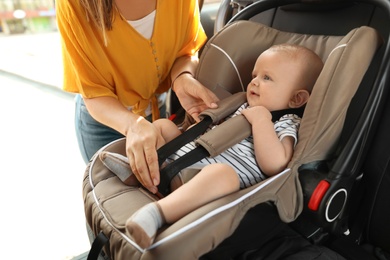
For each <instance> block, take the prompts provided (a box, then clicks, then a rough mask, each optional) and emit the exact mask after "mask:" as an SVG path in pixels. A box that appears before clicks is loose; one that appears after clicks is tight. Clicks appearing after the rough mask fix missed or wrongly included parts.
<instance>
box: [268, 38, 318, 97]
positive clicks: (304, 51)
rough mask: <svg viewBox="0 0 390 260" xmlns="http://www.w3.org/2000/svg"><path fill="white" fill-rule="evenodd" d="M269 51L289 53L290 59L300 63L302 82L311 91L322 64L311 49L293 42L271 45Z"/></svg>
mask: <svg viewBox="0 0 390 260" xmlns="http://www.w3.org/2000/svg"><path fill="white" fill-rule="evenodd" d="M268 50H269V51H274V52H284V53H285V54H287V55H289V56H290V57H291V58H292V59H294V60H295V61H297V62H298V63H300V65H302V68H303V70H302V83H303V84H304V88H305V89H306V90H307V91H309V92H311V91H312V89H313V86H314V84H315V82H316V81H317V78H318V76H319V75H320V73H321V70H322V68H323V66H324V63H323V62H322V60H321V58H320V57H319V56H318V55H317V54H316V53H315V52H314V51H312V50H310V49H308V48H306V47H304V46H301V45H295V44H287V43H284V44H278V45H273V46H271V47H270V48H269V49H268Z"/></svg>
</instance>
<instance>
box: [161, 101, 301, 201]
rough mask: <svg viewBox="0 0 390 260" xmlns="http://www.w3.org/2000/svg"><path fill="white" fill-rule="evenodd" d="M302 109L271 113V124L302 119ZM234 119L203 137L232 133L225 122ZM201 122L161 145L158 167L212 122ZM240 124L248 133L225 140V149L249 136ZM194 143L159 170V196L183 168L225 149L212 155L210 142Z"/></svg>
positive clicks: (168, 191) (240, 127) (248, 126)
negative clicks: (292, 116) (286, 117)
mask: <svg viewBox="0 0 390 260" xmlns="http://www.w3.org/2000/svg"><path fill="white" fill-rule="evenodd" d="M240 105H241V104H240ZM304 109H305V107H304V106H303V107H300V108H292V109H284V110H278V111H273V112H271V114H272V122H276V121H277V120H279V119H280V118H281V117H282V116H284V115H287V114H296V115H298V116H299V117H302V116H303V112H304ZM242 117H244V116H242ZM235 118H237V119H238V118H239V117H238V116H237V117H234V118H231V119H229V120H227V121H225V122H223V123H222V124H220V125H218V126H217V127H215V128H213V129H212V130H210V131H209V132H207V133H206V134H205V135H207V134H211V133H213V135H214V136H221V138H222V137H223V136H224V133H226V131H228V132H229V131H232V129H233V128H231V124H227V122H228V121H231V120H235ZM203 120H205V123H203ZM203 120H202V121H201V122H200V123H198V124H196V125H195V126H194V127H192V128H190V129H189V130H188V131H186V132H184V133H183V134H181V135H180V136H178V137H177V138H175V139H173V140H172V141H171V142H169V143H167V144H165V145H163V146H162V147H161V148H160V149H158V151H157V154H158V158H159V165H160V167H161V165H162V164H163V162H165V161H166V159H167V158H168V157H169V156H170V155H172V154H173V153H174V152H176V151H177V150H179V149H180V148H181V147H182V146H184V145H185V144H187V143H189V142H191V141H194V139H195V138H193V137H197V136H200V135H201V134H202V133H204V131H205V130H206V129H207V127H208V126H209V125H210V122H211V121H213V120H212V119H211V118H209V117H208V116H206V117H205V118H204V119H203ZM241 122H242V123H243V124H245V122H246V123H247V126H246V128H249V131H247V132H243V133H239V132H238V133H237V136H236V138H235V139H234V140H225V141H224V142H226V143H227V144H225V148H229V147H231V146H233V145H235V144H237V143H238V142H240V141H242V140H243V139H245V138H246V137H248V136H249V135H250V132H251V131H250V129H251V126H250V125H249V122H247V121H246V120H245V122H243V121H241ZM214 123H215V122H214ZM198 125H200V126H199V127H198ZM233 125H234V124H233ZM237 125H239V129H242V127H245V126H244V125H241V124H237ZM202 137H203V136H202ZM202 137H201V138H202ZM201 138H200V139H201ZM171 143H172V144H171ZM196 143H197V145H198V146H197V147H196V148H195V149H193V150H192V151H190V152H188V153H186V154H185V155H184V156H182V157H180V158H178V159H176V160H175V161H173V162H171V163H170V164H168V165H167V166H165V167H164V168H162V169H161V170H160V184H159V185H158V187H157V188H158V192H159V193H160V194H159V195H162V196H166V195H168V194H169V193H170V183H171V181H172V179H173V178H174V177H175V176H176V175H177V174H178V173H179V172H180V171H181V170H182V169H184V168H186V167H188V166H190V165H192V164H194V163H196V162H198V161H200V160H202V159H203V158H206V157H208V156H210V155H211V156H212V157H214V156H216V155H217V154H219V153H220V152H222V151H223V150H225V149H217V152H216V153H215V154H214V153H211V152H210V149H208V146H210V147H211V146H212V145H209V144H210V142H208V140H207V141H203V142H196ZM171 146H172V147H171ZM217 148H218V147H217ZM213 149H214V147H213Z"/></svg>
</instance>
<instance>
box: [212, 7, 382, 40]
mask: <svg viewBox="0 0 390 260" xmlns="http://www.w3.org/2000/svg"><path fill="white" fill-rule="evenodd" d="M230 1H231V0H222V3H221V7H220V9H219V10H218V13H217V17H216V25H215V28H214V32H218V31H219V30H221V29H222V28H223V26H224V25H225V24H226V23H228V22H229V20H231V19H232V15H234V14H236V13H237V12H236V10H233V9H234V7H235V6H234V5H232V4H231V3H230ZM233 1H234V2H236V1H238V2H240V0H233ZM261 1H262V2H267V1H264V0H261ZM271 1H272V0H271ZM244 2H249V5H248V4H246V5H245V6H250V5H251V4H254V3H256V2H259V0H253V1H244ZM293 2H295V3H293ZM289 3H290V4H287V5H282V6H278V5H280V4H279V3H278V4H276V3H271V4H267V5H268V6H269V8H267V10H265V11H264V8H260V9H262V11H261V12H255V13H254V14H253V15H251V17H250V18H247V19H245V20H250V21H254V22H258V23H262V24H264V25H267V26H269V27H272V28H275V29H278V30H282V31H289V32H297V33H306V34H317V35H319V34H322V35H327V34H328V35H330V34H332V35H345V34H346V33H347V32H349V31H350V30H352V29H354V28H357V27H360V26H363V25H366V26H370V27H373V28H375V29H377V30H378V31H379V32H380V33H381V35H382V36H383V37H386V38H387V35H388V33H389V32H388V30H387V29H386V27H387V24H386V20H387V19H386V12H384V11H383V10H384V8H381V7H380V5H381V4H382V3H379V2H370V1H364V0H360V1H348V0H347V1H326V0H321V1H320V0H316V1H311V2H310V3H307V2H305V1H290V2H289ZM291 3H292V4H291ZM270 5H272V6H270ZM275 6H276V7H275ZM272 7H274V8H272ZM245 12H246V10H245V11H244V12H243V13H245ZM239 19H241V18H239ZM232 20H235V19H234V18H233V19H232ZM291 21H293V22H291ZM308 21H310V22H309V23H308Z"/></svg>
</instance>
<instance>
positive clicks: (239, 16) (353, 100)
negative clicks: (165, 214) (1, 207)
mask: <svg viewBox="0 0 390 260" xmlns="http://www.w3.org/2000/svg"><path fill="white" fill-rule="evenodd" d="M199 4H200V6H201V21H202V25H203V27H204V29H205V31H206V33H207V35H208V38H209V41H208V42H207V44H206V45H205V46H204V47H203V49H202V50H201V53H200V65H199V69H198V71H197V74H196V75H195V76H196V77H197V79H198V80H199V81H200V82H201V83H203V84H204V85H205V86H207V87H209V88H210V89H212V90H213V91H215V92H216V93H217V94H218V95H219V96H220V97H221V98H222V97H226V96H229V94H230V93H235V92H239V91H245V86H246V85H247V84H248V82H249V81H250V77H251V74H250V70H251V68H252V65H253V63H254V61H255V58H256V57H257V56H258V54H259V53H261V51H262V50H264V49H265V48H266V47H267V46H269V44H274V43H281V42H284V41H287V42H288V41H290V42H294V43H297V44H303V45H307V47H309V48H312V49H313V50H315V51H316V52H317V54H319V55H320V56H321V58H322V59H323V60H325V61H326V64H327V65H326V72H327V73H328V71H330V72H329V73H328V74H325V73H324V76H320V78H321V81H320V80H318V81H320V82H325V83H319V87H317V85H316V87H317V88H316V89H315V90H316V92H315V94H313V96H314V98H313V99H312V100H310V101H309V103H308V106H307V107H306V110H309V111H311V112H308V113H306V111H305V114H304V116H303V121H302V126H301V127H302V128H303V132H304V134H302V136H300V140H301V139H302V141H300V143H299V144H298V145H297V150H296V154H295V155H294V158H293V160H292V163H291V164H290V165H289V167H291V169H292V172H296V174H297V175H296V176H297V180H298V182H299V188H298V190H299V191H300V190H302V193H299V194H298V195H297V196H298V197H299V196H302V198H301V199H302V202H303V205H302V208H301V210H299V211H302V213H300V212H299V213H300V214H299V216H298V218H297V219H295V220H294V221H292V222H291V223H285V222H284V221H282V220H281V219H280V208H278V207H276V206H275V205H274V204H272V203H268V202H263V201H260V200H259V203H258V204H256V203H255V204H254V205H253V206H252V205H251V207H250V208H249V209H248V211H247V212H246V211H242V212H241V211H240V208H238V209H236V211H235V212H238V213H235V214H242V218H239V219H240V221H239V223H237V224H236V226H234V225H232V226H234V228H232V231H230V230H229V231H228V232H226V234H225V233H224V235H226V236H225V237H222V238H221V237H220V234H217V235H216V234H212V235H211V238H210V241H212V242H210V244H212V246H211V245H210V246H209V247H204V248H208V249H207V250H206V249H204V248H202V250H203V251H204V250H206V252H207V251H209V252H207V253H205V254H203V251H202V250H201V252H202V254H203V255H202V256H201V257H198V258H201V259H390V224H389V221H388V219H389V218H390V196H389V190H390V169H389V167H390V166H389V161H390V151H389V149H388V147H389V145H390V138H389V137H388V134H387V133H388V130H389V129H390V118H389V116H388V115H389V112H390V100H389V98H388V96H389V87H390V85H389V84H390V82H389V80H390V78H389V75H388V71H389V69H390V68H389V66H390V57H389V55H390V53H389V52H390V41H389V37H390V27H389V26H388V25H389V24H390V3H389V2H388V1H386V0H315V1H306V0H253V1H249V0H222V1H221V2H220V3H219V2H216V3H206V2H203V1H201V2H200V3H199ZM259 35H261V36H262V37H263V36H264V35H265V37H266V38H264V37H263V38H262V37H258V36H259ZM264 39H267V40H264ZM268 39H270V40H269V41H268ZM248 42H250V44H248ZM324 42H325V43H326V44H324ZM356 42H357V43H356ZM248 46H250V47H248ZM341 49H342V50H343V51H340V50H341ZM222 61H223V62H222ZM366 63H367V64H366ZM324 68H325V67H324ZM226 75H229V77H226ZM328 86H331V87H329V88H328ZM351 88H353V89H351ZM317 89H319V90H317ZM170 99H171V102H170V104H169V106H168V110H169V114H168V115H169V116H172V115H175V116H176V115H177V114H176V113H178V111H180V105H178V104H177V100H176V99H175V97H174V94H173V93H170ZM181 115H182V114H181ZM180 118H181V119H182V117H180ZM317 119H318V120H317ZM313 122H316V124H315V127H314V126H313ZM317 126H318V127H317ZM335 129H336V130H335ZM300 131H301V130H300ZM305 133H309V134H305ZM301 137H302V138H301ZM106 149H112V150H114V151H116V152H118V153H120V152H122V153H123V151H122V149H123V147H122V146H121V144H120V143H115V144H113V145H112V147H107V148H106ZM94 171H95V172H96V176H97V177H92V178H91V177H90V176H88V174H92V173H93V172H94ZM190 174H193V172H191V173H190ZM86 176H87V177H86V178H85V180H84V187H86V190H85V191H84V194H85V195H84V196H85V197H88V196H91V195H90V193H91V192H94V189H95V190H96V188H97V189H98V191H99V190H102V189H103V188H102V187H99V186H98V185H100V183H99V184H98V182H99V181H101V180H106V179H107V180H109V179H108V178H111V175H110V173H107V172H106V170H105V169H104V167H103V166H102V164H101V163H100V162H98V160H97V159H95V160H94V161H93V163H92V164H91V165H90V166H89V168H88V169H87V172H86ZM107 176H108V177H107ZM188 178H190V177H188ZM91 180H92V181H91ZM87 182H90V186H91V187H89V186H88V184H87ZM169 182H170V180H169ZM291 183H295V182H289V184H291ZM110 192H112V191H110ZM121 192H122V193H121V196H124V195H126V194H124V189H123V188H121ZM135 193H137V195H134V194H135ZM138 193H139V191H138V190H137V191H135V190H132V191H131V195H130V194H129V195H128V196H130V197H131V196H137V198H141V197H140V196H141V195H139V194H138ZM94 196H97V197H99V196H98V195H96V194H94ZM126 196H127V195H126ZM142 196H144V195H142ZM103 197H104V196H102V197H101V198H103ZM128 198H129V197H127V198H126V199H128ZM121 199H123V198H121ZM144 199H145V198H144V197H142V200H144ZM148 199H150V198H148ZM234 199H236V197H234V196H233V198H232V200H234ZM96 200H98V201H99V200H100V198H98V199H96ZM145 200H146V199H145ZM102 203H103V202H102ZM106 203H110V208H112V205H113V204H114V203H117V202H115V201H114V200H111V201H108V200H107V202H106ZM218 203H222V204H223V203H225V201H223V202H220V201H217V202H216V203H214V204H215V205H218ZM245 203H247V204H248V202H247V201H244V202H243V204H245ZM214 204H213V205H214ZM298 206H299V205H298ZM126 207H130V206H127V205H126ZM137 207H138V205H137ZM88 208H92V207H90V206H88ZM243 208H244V207H243ZM209 209H213V210H214V206H210V207H209V208H205V209H204V210H205V211H207V210H209ZM93 210H94V209H91V211H87V215H88V218H90V215H92V214H93V213H92V211H93ZM105 210H107V209H105ZM126 211H127V212H128V211H129V209H126ZM205 211H202V210H199V211H198V210H197V212H195V213H194V214H190V215H189V216H188V217H186V219H185V220H183V221H181V223H179V224H177V225H176V224H175V225H172V226H171V227H167V228H166V229H165V230H163V231H162V232H161V233H160V234H159V236H158V237H157V238H158V239H157V241H158V242H157V243H156V244H158V245H155V246H154V247H153V248H152V250H150V251H149V252H144V251H141V250H138V249H136V250H138V251H139V252H136V253H134V255H135V256H141V257H142V258H143V259H158V258H164V257H166V256H167V255H169V254H165V253H163V250H169V248H175V250H173V251H175V255H176V256H178V255H180V251H183V247H182V246H179V247H180V248H181V249H176V246H177V245H182V243H184V244H185V242H183V241H181V240H184V238H185V239H188V240H187V243H190V242H188V241H191V238H193V239H195V240H194V241H192V242H191V243H192V244H194V243H195V244H196V243H199V245H201V244H202V243H203V241H201V240H202V239H203V240H204V237H205V236H207V234H205V235H204V236H199V237H198V236H197V235H194V231H190V232H188V234H187V235H186V233H185V232H184V231H183V232H182V231H181V230H182V229H183V226H184V227H186V226H188V225H190V224H183V223H184V222H185V221H188V222H189V223H191V221H192V219H197V218H199V215H207V214H206V213H205ZM116 213H118V212H116ZM105 214H106V215H107V216H108V218H109V219H110V218H112V219H114V218H115V217H114V215H109V213H108V212H105ZM118 214H122V213H118ZM235 216H236V215H233V216H231V217H232V219H233V218H234V217H235ZM118 219H119V218H118ZM118 219H114V220H113V223H114V222H117V223H119V224H118V226H121V225H122V224H123V223H121V221H122V220H118ZM99 221H100V220H99ZM259 222H260V223H259ZM89 223H90V226H91V228H92V229H95V228H96V227H94V225H95V226H96V225H98V224H99V223H97V222H96V220H95V219H94V220H89ZM211 223H212V221H211ZM221 223H222V221H221ZM210 225H212V224H210ZM200 227H202V226H200ZM207 227H209V226H207ZM117 229H119V228H117ZM204 231H205V230H203V233H204ZM178 232H179V233H180V232H182V233H180V235H182V234H184V235H182V237H180V236H179V237H178V238H176V240H175V239H173V240H172V241H169V242H165V241H168V239H169V238H170V237H172V236H174V235H175V234H176V233H178ZM196 232H202V231H196ZM211 233H213V232H211ZM216 237H217V238H218V239H216ZM196 239H198V240H196ZM207 241H208V240H207ZM221 241H222V242H221ZM164 243H165V244H166V248H168V249H166V248H164V247H163V246H162V245H163V244H164ZM206 243H209V242H206ZM214 243H216V244H214ZM165 244H164V245H165ZM202 245H203V244H202ZM199 247H201V246H199ZM111 249H112V247H111ZM184 250H185V249H184ZM107 251H110V250H107ZM194 251H195V249H194ZM191 254H192V255H197V253H195V252H191Z"/></svg>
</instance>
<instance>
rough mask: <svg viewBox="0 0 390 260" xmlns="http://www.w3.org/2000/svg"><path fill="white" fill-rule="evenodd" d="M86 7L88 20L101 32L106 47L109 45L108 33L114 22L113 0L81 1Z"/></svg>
mask: <svg viewBox="0 0 390 260" xmlns="http://www.w3.org/2000/svg"><path fill="white" fill-rule="evenodd" d="M80 3H81V5H82V6H83V7H84V9H85V11H86V15H87V19H88V20H90V19H92V22H93V24H94V25H95V26H96V27H97V28H98V29H100V30H101V32H102V36H103V39H104V43H105V45H107V35H106V31H107V30H111V29H112V24H113V21H114V3H113V0H80Z"/></svg>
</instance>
